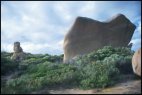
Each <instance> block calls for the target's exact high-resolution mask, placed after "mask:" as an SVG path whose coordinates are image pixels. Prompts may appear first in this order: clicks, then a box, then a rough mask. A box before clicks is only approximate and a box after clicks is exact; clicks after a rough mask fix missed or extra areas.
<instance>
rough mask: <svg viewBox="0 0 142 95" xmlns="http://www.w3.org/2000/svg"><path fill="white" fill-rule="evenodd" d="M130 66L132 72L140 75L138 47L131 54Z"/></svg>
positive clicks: (139, 50) (139, 51)
mask: <svg viewBox="0 0 142 95" xmlns="http://www.w3.org/2000/svg"><path fill="white" fill-rule="evenodd" d="M132 67H133V71H134V73H135V74H137V75H138V76H141V48H140V49H138V50H137V51H136V52H135V53H134V55H133V58H132Z"/></svg>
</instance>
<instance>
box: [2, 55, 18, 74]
mask: <svg viewBox="0 0 142 95" xmlns="http://www.w3.org/2000/svg"><path fill="white" fill-rule="evenodd" d="M17 67H18V63H16V62H14V61H12V60H11V59H8V58H5V57H3V56H2V57H1V74H2V75H5V74H8V73H10V72H13V71H15V70H16V69H17Z"/></svg>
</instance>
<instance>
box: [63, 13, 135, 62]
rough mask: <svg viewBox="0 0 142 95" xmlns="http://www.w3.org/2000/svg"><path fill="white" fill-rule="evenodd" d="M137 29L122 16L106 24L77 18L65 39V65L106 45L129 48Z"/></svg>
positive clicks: (119, 15) (117, 16)
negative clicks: (74, 58)
mask: <svg viewBox="0 0 142 95" xmlns="http://www.w3.org/2000/svg"><path fill="white" fill-rule="evenodd" d="M135 28H136V26H135V25H134V24H133V23H131V21H130V20H129V19H127V18H126V17H125V16H124V15H122V14H118V15H116V16H115V17H113V18H112V19H110V20H109V21H106V22H100V21H96V20H93V19H90V18H86V17H77V18H76V20H75V23H74V24H73V26H72V28H71V29H70V30H69V32H68V33H67V34H66V36H65V39H64V63H68V62H70V60H72V58H73V57H75V56H77V55H83V54H87V53H90V52H91V51H94V50H98V49H100V48H102V47H104V46H106V45H111V46H113V47H122V46H127V45H128V43H129V42H130V40H131V37H132V35H133V33H134V30H135Z"/></svg>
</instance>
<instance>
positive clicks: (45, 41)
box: [1, 1, 141, 55]
mask: <svg viewBox="0 0 142 95" xmlns="http://www.w3.org/2000/svg"><path fill="white" fill-rule="evenodd" d="M118 13H122V14H124V15H125V16H126V17H127V18H128V19H130V21H131V22H132V23H134V24H135V25H136V26H137V28H136V30H135V32H134V35H133V37H132V40H131V42H132V43H133V44H134V45H133V47H132V50H137V49H138V48H140V47H141V2H140V1H54V2H53V1H7V2H6V1H3V2H2V3H1V51H7V52H13V43H14V42H15V41H19V42H20V43H21V47H22V48H23V50H24V51H25V52H30V53H33V54H39V53H42V54H45V53H48V54H53V55H54V54H57V55H58V54H63V40H64V36H65V35H66V33H67V32H68V30H69V29H70V28H71V26H72V24H73V23H74V21H75V18H76V17H77V16H83V17H89V18H92V19H95V20H99V21H105V20H108V19H110V18H111V17H113V16H115V15H116V14H118Z"/></svg>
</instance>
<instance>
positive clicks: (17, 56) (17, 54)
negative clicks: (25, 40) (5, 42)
mask: <svg viewBox="0 0 142 95" xmlns="http://www.w3.org/2000/svg"><path fill="white" fill-rule="evenodd" d="M13 50H14V53H13V56H12V57H11V59H13V60H15V61H21V60H23V59H24V57H25V54H24V52H23V49H22V48H21V47H20V42H14V48H13Z"/></svg>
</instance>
